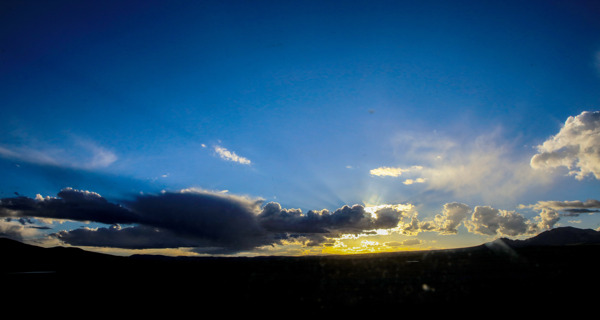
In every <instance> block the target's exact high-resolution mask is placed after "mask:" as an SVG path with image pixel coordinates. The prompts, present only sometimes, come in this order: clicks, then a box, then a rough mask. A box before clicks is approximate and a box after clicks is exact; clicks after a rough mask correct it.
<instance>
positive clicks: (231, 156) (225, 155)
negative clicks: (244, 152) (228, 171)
mask: <svg viewBox="0 0 600 320" xmlns="http://www.w3.org/2000/svg"><path fill="white" fill-rule="evenodd" d="M215 152H217V154H218V155H219V156H220V157H221V159H223V160H227V161H233V162H237V163H241V164H250V163H251V161H250V160H249V159H247V158H244V157H240V156H238V155H237V154H235V152H233V151H229V150H227V149H226V148H223V147H221V146H215Z"/></svg>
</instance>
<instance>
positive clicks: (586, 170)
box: [531, 111, 600, 180]
mask: <svg viewBox="0 0 600 320" xmlns="http://www.w3.org/2000/svg"><path fill="white" fill-rule="evenodd" d="M537 150H538V153H537V154H536V155H534V156H533V157H532V158H531V166H532V167H533V168H536V169H553V168H559V167H565V168H567V169H568V170H569V174H570V175H573V176H575V178H576V179H578V180H582V179H584V178H585V177H587V176H593V177H594V178H596V179H600V111H595V112H589V111H585V112H582V113H581V114H580V115H578V116H574V117H569V118H568V119H567V121H566V122H565V124H564V125H563V127H562V128H561V129H560V131H559V132H558V133H557V134H556V135H554V136H552V137H550V138H549V139H548V140H546V141H544V143H542V144H541V145H539V146H538V147H537Z"/></svg>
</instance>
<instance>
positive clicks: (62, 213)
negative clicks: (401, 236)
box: [0, 188, 403, 253]
mask: <svg viewBox="0 0 600 320" xmlns="http://www.w3.org/2000/svg"><path fill="white" fill-rule="evenodd" d="M263 202H264V200H263V199H257V198H251V197H245V196H238V195H232V194H228V193H222V192H211V191H205V190H200V189H185V190H180V191H177V192H163V193H160V194H153V195H145V194H144V195H137V196H136V197H135V198H133V199H131V200H126V201H122V204H115V203H112V202H109V201H107V200H106V199H105V198H103V197H102V196H101V195H99V194H97V193H95V192H90V191H83V190H75V189H71V188H67V189H64V190H61V191H60V192H59V193H58V195H57V197H45V198H44V197H42V196H41V195H38V196H37V197H36V198H33V199H32V198H27V197H13V198H5V199H1V200H0V216H2V217H6V218H13V219H17V218H22V217H39V218H51V219H69V220H77V221H90V222H100V223H103V224H107V225H108V226H107V227H101V228H79V229H75V230H65V231H61V232H57V233H56V234H54V236H55V237H57V238H58V239H60V240H62V241H64V242H65V243H69V244H72V245H86V246H105V247H118V248H127V249H142V248H176V247H193V248H195V250H196V251H198V252H210V253H231V252H240V251H245V250H252V249H255V248H258V247H260V246H265V245H274V244H278V243H281V242H282V241H284V240H289V239H299V238H303V239H305V240H306V242H307V243H311V244H318V243H322V242H323V241H325V240H326V239H327V238H330V237H335V236H338V235H340V234H344V233H364V232H370V231H371V230H375V229H389V228H395V227H397V226H398V224H399V222H400V220H401V218H402V215H403V211H402V209H401V208H400V207H394V206H382V207H380V208H377V210H373V211H368V210H366V209H365V207H363V206H361V205H354V206H343V207H341V208H339V209H337V210H335V211H333V212H330V211H328V210H311V211H308V212H307V213H303V212H302V211H301V210H299V209H285V208H282V207H281V205H280V204H278V203H276V202H269V203H267V204H265V205H264V206H263Z"/></svg>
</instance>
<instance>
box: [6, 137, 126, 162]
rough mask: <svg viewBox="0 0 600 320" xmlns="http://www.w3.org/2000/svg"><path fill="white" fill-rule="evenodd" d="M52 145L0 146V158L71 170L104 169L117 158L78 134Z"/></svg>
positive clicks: (39, 143) (35, 143)
mask: <svg viewBox="0 0 600 320" xmlns="http://www.w3.org/2000/svg"><path fill="white" fill-rule="evenodd" d="M64 142H66V144H64V145H61V146H60V147H59V146H55V145H52V144H48V143H43V142H33V141H29V142H26V143H24V144H20V145H0V157H3V158H7V159H13V160H16V161H23V162H29V163H35V164H41V165H50V166H57V167H69V168H75V169H97V168H105V167H108V166H110V165H111V164H113V163H114V162H115V161H117V156H116V154H115V153H114V152H112V151H110V150H108V149H106V148H104V147H102V146H100V145H98V144H97V143H95V142H93V141H91V140H87V139H82V138H78V137H71V139H66V140H65V141H64Z"/></svg>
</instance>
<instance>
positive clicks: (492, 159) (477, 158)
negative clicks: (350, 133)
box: [371, 132, 551, 202]
mask: <svg viewBox="0 0 600 320" xmlns="http://www.w3.org/2000/svg"><path fill="white" fill-rule="evenodd" d="M420 136H422V137H423V139H420V140H419V139H409V138H405V139H403V140H402V141H400V140H398V141H397V143H398V145H399V146H398V148H399V149H402V150H405V152H404V153H403V154H402V155H403V157H404V161H411V162H413V163H418V164H419V166H413V167H410V168H406V167H381V168H377V169H374V170H371V175H373V176H388V177H400V176H402V177H406V179H404V180H403V181H402V183H403V184H404V185H409V186H411V185H412V186H415V187H416V185H417V184H418V185H420V188H423V189H424V190H428V191H440V192H443V193H448V194H449V195H451V196H452V197H454V198H455V199H465V198H467V199H469V201H471V200H475V198H478V199H480V200H482V201H484V202H488V201H495V202H499V201H509V200H511V199H513V198H514V196H515V195H519V194H521V193H523V192H526V191H527V190H530V189H531V188H532V187H534V186H539V185H546V184H547V183H548V182H550V181H551V176H550V175H549V174H548V173H547V172H542V171H537V170H534V169H533V168H531V166H530V165H529V157H530V156H531V155H530V154H525V155H523V154H520V153H519V152H518V151H519V150H518V149H516V148H515V146H513V145H512V144H511V143H506V141H505V140H503V139H502V136H500V134H499V133H498V132H491V133H488V134H483V135H480V136H475V137H473V138H471V137H469V138H468V139H464V140H462V141H459V140H458V139H457V140H456V141H454V140H451V139H450V137H445V138H444V139H440V140H436V139H435V137H429V136H427V135H425V134H423V135H420Z"/></svg>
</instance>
